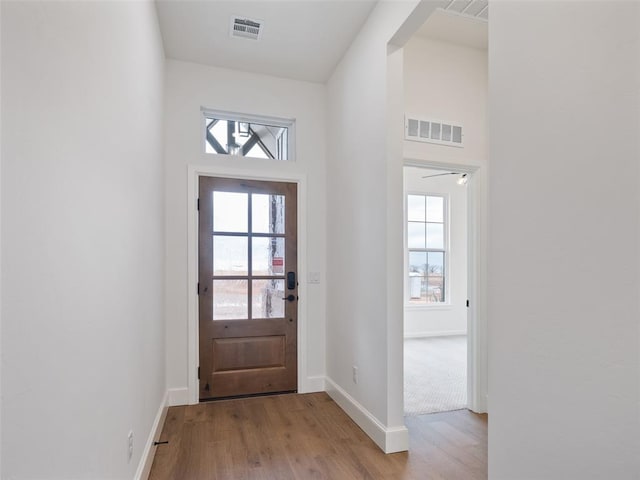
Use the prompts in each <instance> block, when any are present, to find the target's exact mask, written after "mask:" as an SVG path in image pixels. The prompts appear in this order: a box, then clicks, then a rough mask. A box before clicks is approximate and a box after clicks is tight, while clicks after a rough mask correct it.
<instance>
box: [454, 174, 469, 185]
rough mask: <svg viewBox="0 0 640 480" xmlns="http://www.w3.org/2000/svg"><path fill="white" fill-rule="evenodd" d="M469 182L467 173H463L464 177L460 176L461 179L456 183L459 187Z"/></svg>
mask: <svg viewBox="0 0 640 480" xmlns="http://www.w3.org/2000/svg"><path fill="white" fill-rule="evenodd" d="M468 181H469V177H467V174H466V173H463V174H462V175H460V178H459V179H458V180H456V183H457V184H458V185H466V184H467V182H468Z"/></svg>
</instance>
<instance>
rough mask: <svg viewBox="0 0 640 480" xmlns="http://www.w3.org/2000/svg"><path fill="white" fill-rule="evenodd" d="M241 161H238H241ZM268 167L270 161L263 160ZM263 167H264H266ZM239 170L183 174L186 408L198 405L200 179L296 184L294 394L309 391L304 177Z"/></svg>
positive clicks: (193, 169)
mask: <svg viewBox="0 0 640 480" xmlns="http://www.w3.org/2000/svg"><path fill="white" fill-rule="evenodd" d="M244 160H245V159H242V158H239V161H240V162H242V161H244ZM267 163H268V164H269V163H270V162H269V161H267ZM268 166H269V165H267V166H266V167H268ZM266 167H265V168H264V169H262V168H261V169H255V168H253V169H251V170H250V171H249V170H246V169H240V168H228V167H220V166H210V165H189V167H188V174H187V245H188V249H187V275H188V280H187V292H188V305H187V308H188V312H187V333H188V335H187V342H188V343H187V345H188V347H187V348H188V356H187V361H188V365H187V375H188V381H187V386H188V399H186V400H187V403H188V404H189V405H195V404H197V403H199V388H198V387H199V382H198V363H199V347H198V335H199V333H198V313H199V311H198V295H197V285H198V210H197V201H198V184H199V179H200V177H202V176H206V177H225V178H234V179H240V180H262V181H276V182H291V183H296V184H297V185H298V198H297V202H298V219H297V220H298V232H297V233H298V278H299V279H300V281H299V286H298V296H299V301H298V393H306V392H309V391H311V390H312V386H311V385H310V383H309V380H308V373H307V355H308V349H307V318H308V316H307V301H306V300H307V282H306V279H307V265H306V264H307V261H306V259H307V236H306V232H307V222H306V217H307V215H306V198H307V188H306V185H307V176H306V175H305V174H302V173H297V172H296V173H293V172H274V171H273V169H268V168H266Z"/></svg>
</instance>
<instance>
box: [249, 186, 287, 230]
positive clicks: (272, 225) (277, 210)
mask: <svg viewBox="0 0 640 480" xmlns="http://www.w3.org/2000/svg"><path fill="white" fill-rule="evenodd" d="M251 215H252V219H251V228H252V231H253V233H284V195H267V194H261V193H254V194H253V195H251Z"/></svg>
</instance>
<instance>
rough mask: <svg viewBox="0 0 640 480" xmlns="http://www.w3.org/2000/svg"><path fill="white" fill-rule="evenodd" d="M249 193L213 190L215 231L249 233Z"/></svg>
mask: <svg viewBox="0 0 640 480" xmlns="http://www.w3.org/2000/svg"><path fill="white" fill-rule="evenodd" d="M248 197H249V195H248V194H246V193H235V192H213V231H214V232H237V233H247V223H248V220H247V217H248V215H249V213H248V212H249V211H248V208H249V203H248V202H249V200H248Z"/></svg>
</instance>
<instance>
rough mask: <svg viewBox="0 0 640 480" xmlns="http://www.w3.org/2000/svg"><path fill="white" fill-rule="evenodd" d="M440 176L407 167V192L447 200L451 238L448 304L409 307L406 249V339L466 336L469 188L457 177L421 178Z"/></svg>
mask: <svg viewBox="0 0 640 480" xmlns="http://www.w3.org/2000/svg"><path fill="white" fill-rule="evenodd" d="M444 148H446V147H444ZM449 148H451V147H449ZM439 173H443V171H442V170H428V169H423V168H414V167H405V168H404V189H405V192H406V193H408V194H413V193H417V194H423V195H428V194H436V195H443V196H444V197H445V199H446V200H445V201H446V205H447V207H446V208H447V211H448V217H447V222H448V223H447V225H448V233H447V235H448V239H449V240H448V248H447V255H446V257H447V259H448V260H447V261H446V265H445V279H446V284H445V292H446V294H445V296H446V298H445V300H446V302H445V303H444V304H429V305H415V304H409V302H408V295H409V275H408V270H407V265H408V253H407V250H406V249H405V263H404V265H405V277H404V280H405V287H404V288H405V294H404V301H405V309H404V336H405V338H410V337H435V336H441V335H464V334H466V333H467V307H466V301H467V187H466V186H461V185H458V184H457V180H458V178H460V177H459V176H458V175H444V176H439V177H431V178H422V177H423V176H424V175H437V174H439ZM405 219H406V212H405Z"/></svg>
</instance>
